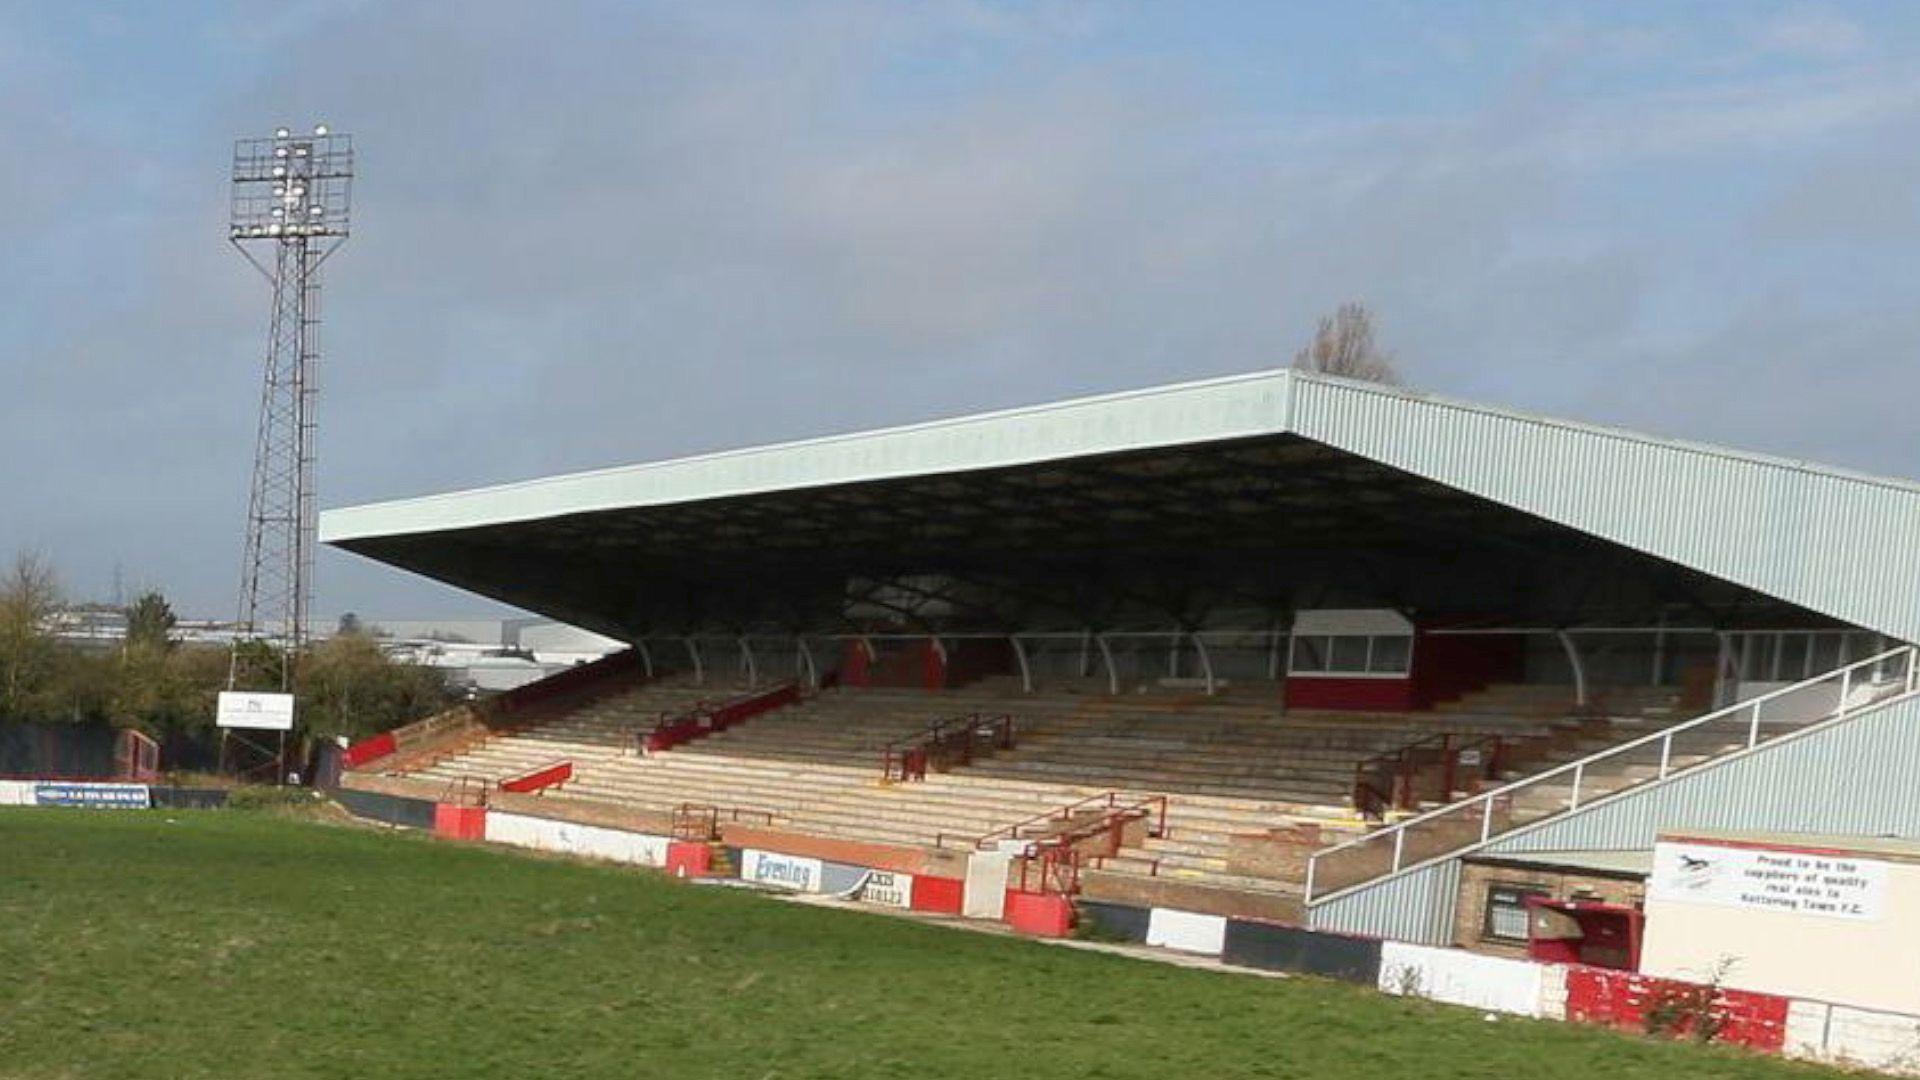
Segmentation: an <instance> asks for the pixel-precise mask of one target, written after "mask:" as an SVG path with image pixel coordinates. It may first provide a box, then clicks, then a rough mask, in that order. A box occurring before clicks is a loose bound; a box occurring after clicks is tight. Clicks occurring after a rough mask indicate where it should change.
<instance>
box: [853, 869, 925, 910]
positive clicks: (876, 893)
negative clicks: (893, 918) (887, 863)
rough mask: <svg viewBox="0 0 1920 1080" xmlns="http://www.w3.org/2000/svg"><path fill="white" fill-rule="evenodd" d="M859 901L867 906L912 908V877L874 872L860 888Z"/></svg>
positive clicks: (882, 871) (883, 871)
mask: <svg viewBox="0 0 1920 1080" xmlns="http://www.w3.org/2000/svg"><path fill="white" fill-rule="evenodd" d="M860 899H862V900H865V901H866V902H867V903H869V904H885V905H887V906H888V907H897V908H903V907H911V906H913V876H912V875H911V874H895V873H892V872H889V871H886V870H875V871H873V872H872V873H869V874H868V875H867V883H866V884H865V885H863V886H861V888H860Z"/></svg>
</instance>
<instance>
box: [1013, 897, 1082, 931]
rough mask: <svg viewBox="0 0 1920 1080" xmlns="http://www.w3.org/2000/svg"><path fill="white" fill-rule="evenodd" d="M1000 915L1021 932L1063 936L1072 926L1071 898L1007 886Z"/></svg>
mask: <svg viewBox="0 0 1920 1080" xmlns="http://www.w3.org/2000/svg"><path fill="white" fill-rule="evenodd" d="M1002 918H1004V919H1006V921H1007V925H1009V926H1011V927H1013V928H1014V929H1015V930H1018V931H1020V932H1021V933H1023V934H1034V935H1036V936H1038V937H1066V936H1067V934H1068V933H1069V932H1071V931H1072V930H1073V901H1072V900H1070V899H1068V898H1067V897H1065V896H1061V895H1059V894H1057V893H1030V892H1020V891H1019V890H1017V889H1008V890H1007V903H1006V907H1005V908H1004V909H1003V913H1002Z"/></svg>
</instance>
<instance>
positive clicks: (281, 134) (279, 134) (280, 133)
mask: <svg viewBox="0 0 1920 1080" xmlns="http://www.w3.org/2000/svg"><path fill="white" fill-rule="evenodd" d="M291 134H293V132H291V131H288V130H287V129H286V128H274V129H273V137H274V138H276V139H284V138H286V137H287V136H289V135H291Z"/></svg>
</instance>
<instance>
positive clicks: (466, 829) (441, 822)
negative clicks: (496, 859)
mask: <svg viewBox="0 0 1920 1080" xmlns="http://www.w3.org/2000/svg"><path fill="white" fill-rule="evenodd" d="M433 834H434V835H435V836H444V837H446V838H448V839H450V840H485V839H486V838H487V808H486V807H484V806H456V805H455V804H453V803H435V804H434V806H433Z"/></svg>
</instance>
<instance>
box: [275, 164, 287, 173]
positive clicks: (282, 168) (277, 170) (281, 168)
mask: <svg viewBox="0 0 1920 1080" xmlns="http://www.w3.org/2000/svg"><path fill="white" fill-rule="evenodd" d="M273 175H275V176H285V175H287V167H286V166H285V165H275V166H274V167H273Z"/></svg>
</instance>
